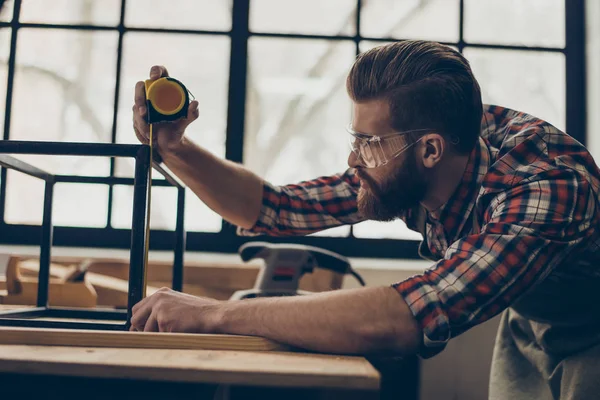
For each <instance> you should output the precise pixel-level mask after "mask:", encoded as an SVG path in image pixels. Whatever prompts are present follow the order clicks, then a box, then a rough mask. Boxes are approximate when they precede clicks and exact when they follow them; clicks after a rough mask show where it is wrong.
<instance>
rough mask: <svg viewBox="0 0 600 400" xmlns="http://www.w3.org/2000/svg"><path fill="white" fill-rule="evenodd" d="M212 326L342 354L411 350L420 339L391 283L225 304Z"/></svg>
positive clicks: (225, 331)
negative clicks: (214, 324) (373, 286)
mask: <svg viewBox="0 0 600 400" xmlns="http://www.w3.org/2000/svg"><path fill="white" fill-rule="evenodd" d="M216 329H217V331H218V332H223V333H231V334H239V335H256V336H262V337H266V338H269V339H272V340H275V341H279V342H282V343H287V344H290V345H292V346H297V347H301V348H305V349H309V350H315V351H321V352H329V353H342V354H368V353H379V352H386V353H388V354H389V353H390V352H392V353H395V354H408V353H414V352H416V350H417V348H418V346H419V344H420V340H421V333H420V329H419V328H418V326H417V323H416V321H415V320H414V318H413V316H412V313H411V312H410V310H409V308H408V306H407V304H406V302H405V301H404V300H403V299H402V298H401V296H400V295H399V294H398V293H397V292H396V291H395V290H394V289H393V288H390V287H377V288H361V289H352V290H337V291H333V292H327V293H319V294H314V295H308V296H295V297H281V298H261V299H251V300H242V301H232V302H227V303H224V304H223V306H222V312H221V315H220V317H219V319H218V322H217V327H216Z"/></svg>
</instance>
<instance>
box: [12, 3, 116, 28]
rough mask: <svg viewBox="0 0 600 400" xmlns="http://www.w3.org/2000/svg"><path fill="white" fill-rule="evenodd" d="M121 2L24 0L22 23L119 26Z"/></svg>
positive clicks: (22, 4) (20, 17) (20, 18)
mask: <svg viewBox="0 0 600 400" xmlns="http://www.w3.org/2000/svg"><path fill="white" fill-rule="evenodd" d="M120 17H121V0H102V1H98V0H52V1H48V0H24V1H23V2H22V3H21V14H20V16H19V20H20V21H21V22H33V23H51V24H93V25H117V24H118V23H119V19H120Z"/></svg>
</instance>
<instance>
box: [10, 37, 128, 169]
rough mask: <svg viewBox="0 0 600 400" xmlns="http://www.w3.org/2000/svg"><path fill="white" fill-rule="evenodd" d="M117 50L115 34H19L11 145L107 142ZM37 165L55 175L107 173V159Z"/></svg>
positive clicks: (42, 161)
mask: <svg viewBox="0 0 600 400" xmlns="http://www.w3.org/2000/svg"><path fill="white" fill-rule="evenodd" d="M116 47H117V33H116V32H93V31H72V30H50V29H22V30H20V32H19V37H18V42H17V67H16V72H15V86H14V92H13V109H12V122H11V132H10V139H14V140H29V141H33V140H35V141H46V140H48V141H65V142H94V143H97V142H110V140H111V131H112V121H113V110H114V81H115V65H116ZM58 54H60V57H57V55H58ZM23 159H25V160H30V159H32V157H27V156H23ZM35 161H36V163H35V165H36V166H38V167H40V168H42V169H44V170H47V171H49V172H53V173H62V174H73V175H76V174H86V175H88V174H92V175H107V174H109V172H110V171H109V165H110V164H109V159H108V158H101V157H44V158H41V159H39V158H36V160H35Z"/></svg>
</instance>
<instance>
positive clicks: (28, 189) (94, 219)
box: [5, 170, 108, 227]
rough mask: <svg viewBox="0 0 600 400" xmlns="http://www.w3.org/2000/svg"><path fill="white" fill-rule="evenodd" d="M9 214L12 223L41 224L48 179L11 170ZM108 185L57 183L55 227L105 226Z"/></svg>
mask: <svg viewBox="0 0 600 400" xmlns="http://www.w3.org/2000/svg"><path fill="white" fill-rule="evenodd" d="M6 180H7V182H6V183H7V188H6V215H5V219H6V222H7V223H10V224H27V225H40V224H41V223H42V215H43V211H44V181H42V180H40V179H37V178H33V177H31V176H28V175H24V174H21V173H20V172H15V171H13V170H8V176H7V179H6ZM107 211H108V186H105V185H90V184H79V183H77V184H76V183H57V184H56V185H55V186H54V199H53V202H52V223H53V224H54V225H55V226H80V227H104V226H106V217H107Z"/></svg>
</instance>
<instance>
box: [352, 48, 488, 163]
mask: <svg viewBox="0 0 600 400" xmlns="http://www.w3.org/2000/svg"><path fill="white" fill-rule="evenodd" d="M346 86H347V90H348V94H349V95H350V97H351V98H352V100H353V101H355V102H359V103H360V102H364V101H369V100H387V101H388V103H389V106H390V115H391V119H392V121H391V123H392V127H393V128H394V129H396V130H398V131H406V130H411V129H432V130H434V131H436V132H438V133H440V134H442V135H443V136H445V137H446V138H448V139H450V141H451V142H452V143H455V147H456V149H457V151H459V152H461V153H468V152H470V151H471V150H472V149H473V146H474V145H475V143H476V141H477V138H478V137H479V133H480V127H481V118H482V113H483V107H482V101H481V90H480V88H479V84H478V83H477V80H476V79H475V77H474V76H473V72H472V71H471V67H470V66H469V62H468V61H467V60H466V59H465V58H464V57H463V56H462V55H461V54H460V53H459V52H457V51H455V50H453V49H452V48H450V47H448V46H444V45H441V44H439V43H435V42H429V41H420V40H410V41H402V42H395V43H392V44H388V45H383V46H379V47H375V48H373V49H371V50H369V51H367V52H364V53H362V54H360V55H359V56H358V58H357V60H356V62H355V63H354V65H353V66H352V69H351V70H350V73H349V74H348V78H347V80H346ZM457 142H458V143H457Z"/></svg>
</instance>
